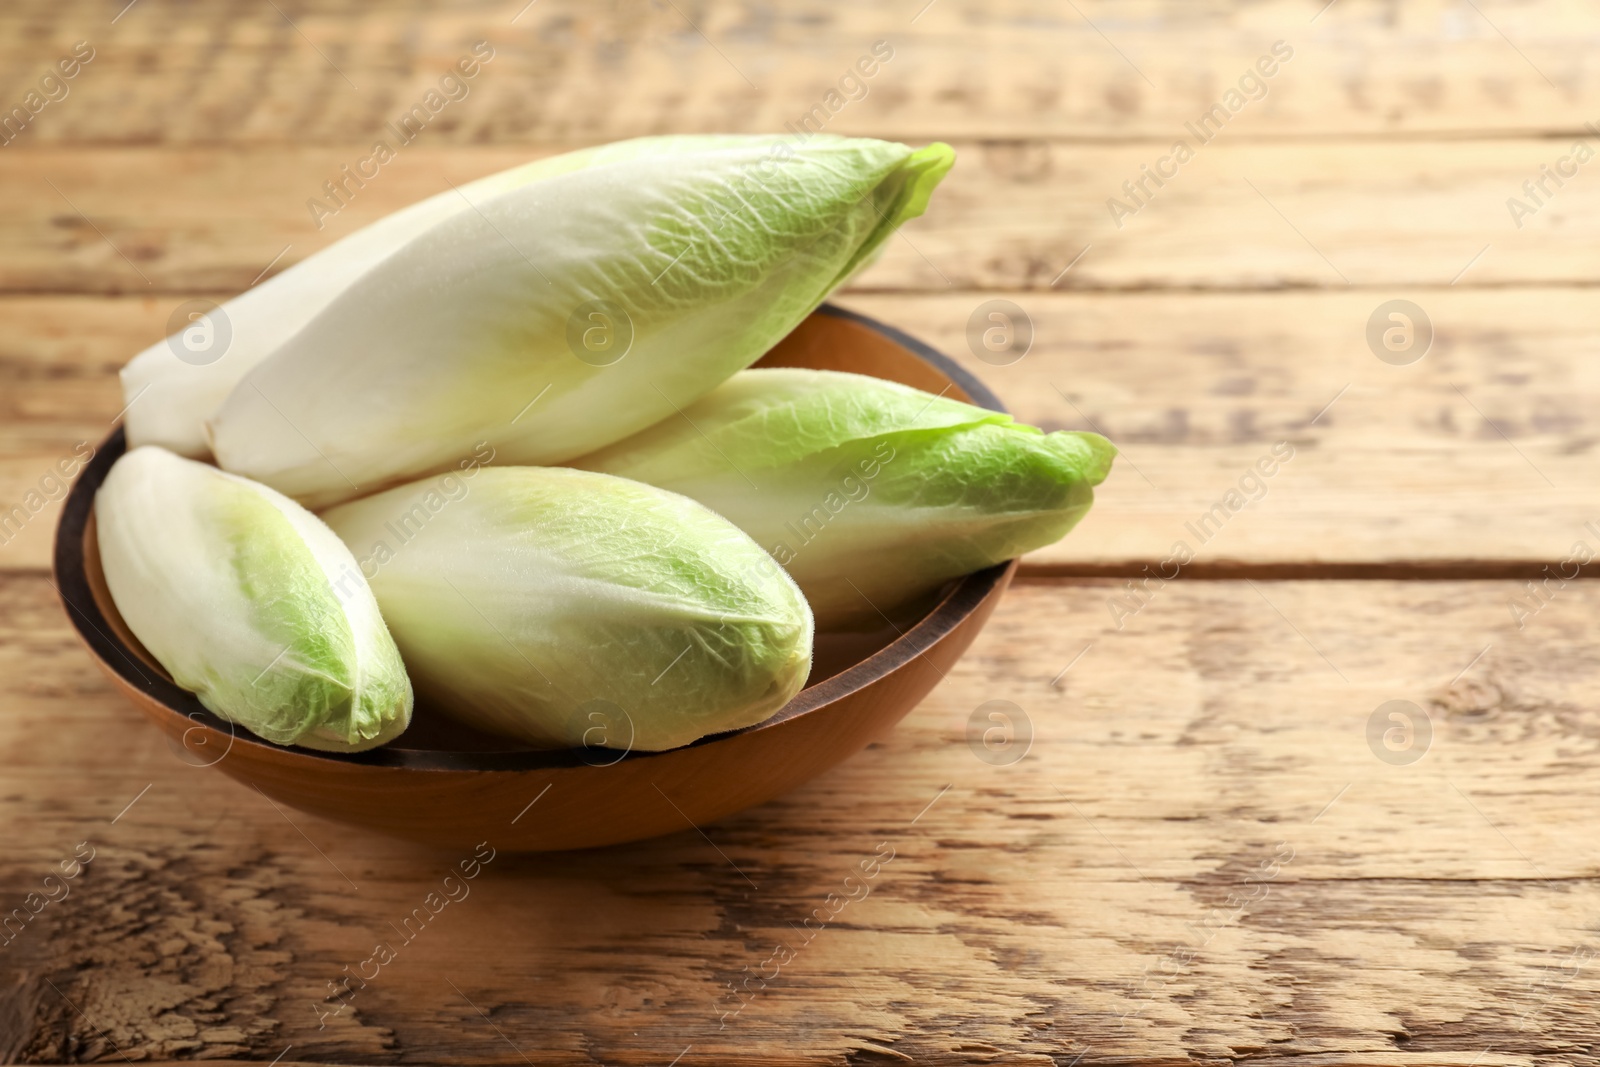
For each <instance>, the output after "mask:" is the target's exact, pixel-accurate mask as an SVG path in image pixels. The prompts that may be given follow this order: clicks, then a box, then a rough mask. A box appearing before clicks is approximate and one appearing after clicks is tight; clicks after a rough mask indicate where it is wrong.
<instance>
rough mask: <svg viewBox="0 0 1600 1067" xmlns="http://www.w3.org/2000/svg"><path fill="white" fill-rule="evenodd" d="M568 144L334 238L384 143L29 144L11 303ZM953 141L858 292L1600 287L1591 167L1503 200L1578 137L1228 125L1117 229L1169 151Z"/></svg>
mask: <svg viewBox="0 0 1600 1067" xmlns="http://www.w3.org/2000/svg"><path fill="white" fill-rule="evenodd" d="M1596 147H1597V148H1600V139H1596ZM556 148H557V146H539V147H537V148H532V149H527V148H514V147H506V146H498V145H497V146H495V147H492V148H483V147H462V148H449V147H439V146H423V145H421V144H420V143H419V144H418V146H416V147H414V148H410V149H407V150H406V151H405V152H404V154H402V155H401V156H399V157H398V158H397V159H395V160H394V161H393V162H392V163H391V164H389V165H388V166H387V167H385V168H383V169H381V170H380V171H379V172H378V177H377V178H375V179H373V180H372V181H370V182H368V183H366V185H365V186H364V187H363V188H361V189H358V190H355V191H354V195H353V196H352V197H350V198H349V200H348V203H347V206H346V207H345V208H344V209H343V210H341V211H340V212H339V214H337V215H335V216H333V217H332V218H326V217H325V218H324V219H323V222H324V226H323V228H322V229H321V230H319V229H318V228H317V226H316V224H315V222H314V218H313V215H312V212H311V211H310V210H309V209H308V208H307V202H308V201H309V200H310V199H312V198H314V197H319V196H324V193H323V189H322V187H323V183H324V182H326V181H328V180H330V178H332V177H337V176H338V174H339V167H340V166H341V165H342V164H348V163H351V162H352V161H354V160H359V159H360V158H362V156H363V155H365V154H366V153H367V151H368V149H367V146H366V145H364V144H351V145H347V146H344V147H326V148H272V149H267V148H252V149H247V150H241V149H238V148H234V147H219V148H184V149H152V148H33V149H30V150H27V151H22V152H18V153H17V154H16V155H15V156H11V157H7V165H6V166H4V167H3V168H0V291H12V292H17V291H24V292H63V291H65V292H84V291H89V292H107V293H151V292H161V293H166V292H177V291H183V292H190V291H196V290H201V291H209V292H229V293H231V292H237V291H239V290H241V289H243V288H245V287H246V286H248V285H250V284H251V283H252V282H254V281H255V280H256V279H258V278H259V277H261V276H262V274H263V272H264V271H267V270H268V269H269V267H270V269H273V270H277V269H281V268H282V267H284V266H287V265H288V264H290V263H293V262H296V261H298V260H299V259H301V258H303V257H305V256H306V255H309V254H310V253H311V252H313V251H315V250H316V249H318V248H320V247H323V246H325V245H327V244H329V243H331V242H332V241H333V240H335V239H336V238H338V237H340V236H343V235H345V234H347V233H351V232H353V231H354V230H355V229H357V228H359V227H360V226H362V225H365V224H366V223H368V222H371V221H372V220H374V219H377V218H379V217H381V216H382V215H385V214H387V213H389V212H390V211H393V210H395V209H397V208H400V207H403V206H405V205H406V204H409V203H412V202H414V201H416V200H419V199H422V198H424V197H427V196H431V195H433V194H434V193H437V192H440V191H443V190H446V189H447V188H448V185H447V183H448V182H454V183H457V184H459V183H461V182H464V181H467V180H470V179H471V178H475V177H480V176H482V175H485V174H490V173H493V172H495V171H498V170H502V169H504V168H506V167H509V166H512V165H514V164H516V163H518V162H521V161H523V160H526V159H528V158H531V157H535V156H541V155H545V154H548V153H550V152H553V151H555V150H556ZM956 149H957V152H958V156H959V159H958V162H957V165H956V167H955V169H954V170H953V171H952V172H951V175H950V177H949V178H948V179H946V181H945V182H944V184H943V185H942V186H941V188H940V190H939V192H938V193H937V194H936V196H935V199H934V203H933V206H932V207H931V209H930V211H929V213H928V214H927V215H926V216H924V217H923V218H921V219H918V220H916V221H914V222H912V223H911V224H910V225H908V226H907V227H905V228H904V230H903V231H902V232H903V234H904V236H903V237H901V238H900V239H897V240H894V241H891V242H890V243H889V244H888V245H887V246H886V248H885V251H884V255H883V257H882V259H881V260H880V261H879V262H878V263H877V264H876V265H875V266H873V267H872V268H871V269H870V270H869V271H867V272H866V273H865V274H864V275H863V276H862V277H861V278H860V279H858V281H857V283H856V284H857V286H858V287H860V288H865V289H871V290H885V289H887V290H899V289H918V290H938V291H950V290H967V289H994V288H1014V289H1015V288H1020V289H1036V290H1045V289H1050V288H1056V289H1144V288H1180V289H1260V288H1274V289H1275V288H1346V287H1377V288H1380V289H1390V288H1395V287H1408V286H1413V285H1448V284H1450V283H1451V282H1452V281H1454V280H1456V279H1458V278H1459V279H1460V281H1459V283H1458V284H1471V285H1479V286H1500V285H1511V284H1531V283H1541V284H1582V285H1587V284H1590V283H1591V282H1592V279H1593V276H1594V264H1595V258H1594V251H1593V247H1594V235H1593V233H1592V231H1591V229H1590V228H1589V227H1587V226H1585V225H1583V224H1581V223H1580V222H1579V221H1578V220H1582V219H1585V218H1590V217H1593V216H1594V215H1595V214H1597V213H1600V181H1596V182H1591V181H1585V180H1584V178H1583V175H1584V174H1585V173H1586V171H1579V172H1578V174H1579V177H1577V178H1575V179H1572V180H1570V181H1568V182H1567V183H1566V185H1565V187H1564V188H1561V189H1559V190H1558V189H1556V188H1555V187H1554V185H1553V184H1547V188H1548V189H1550V190H1551V191H1552V192H1554V193H1555V194H1556V195H1555V197H1554V198H1553V199H1548V200H1545V198H1543V197H1540V199H1541V200H1544V205H1543V206H1542V207H1540V208H1539V210H1538V211H1537V212H1536V213H1535V214H1533V215H1532V216H1529V217H1522V218H1520V219H1519V220H1513V218H1512V216H1511V212H1510V210H1509V209H1508V207H1507V201H1508V199H1509V198H1511V197H1514V196H1518V197H1523V198H1524V199H1526V194H1525V193H1524V192H1523V191H1522V186H1523V183H1524V182H1526V181H1528V180H1530V179H1533V178H1538V177H1539V175H1540V171H1539V168H1540V166H1541V164H1545V165H1551V164H1554V163H1556V162H1557V161H1558V160H1559V158H1560V157H1561V156H1562V155H1563V154H1564V153H1566V152H1568V151H1569V143H1568V142H1565V141H1545V140H1533V139H1524V140H1516V141H1504V142H1490V141H1452V142H1443V143H1440V142H1409V143H1403V144H1391V143H1384V142H1371V141H1332V142H1319V143H1315V144H1299V143H1296V144H1263V143H1255V142H1249V141H1244V140H1230V139H1228V135H1227V134H1226V133H1224V135H1223V136H1222V137H1221V138H1219V139H1217V140H1216V141H1214V142H1212V143H1211V144H1208V145H1202V146H1199V148H1198V151H1197V153H1196V155H1195V158H1194V159H1192V160H1191V161H1190V162H1188V163H1187V164H1186V165H1185V166H1184V167H1183V168H1181V169H1180V170H1178V172H1177V177H1175V178H1173V179H1172V180H1171V181H1169V182H1167V183H1166V185H1165V186H1164V187H1163V188H1160V189H1156V187H1155V186H1154V184H1153V183H1149V182H1147V184H1146V188H1147V189H1150V190H1154V194H1155V195H1154V198H1153V199H1150V200H1148V201H1146V202H1145V206H1143V207H1142V208H1140V209H1139V210H1138V211H1137V213H1136V214H1133V215H1131V216H1127V215H1122V214H1121V212H1120V211H1119V213H1118V218H1117V220H1115V221H1114V220H1113V217H1112V212H1111V210H1110V209H1109V208H1108V206H1107V205H1108V201H1110V200H1111V199H1112V198H1119V199H1120V202H1122V203H1124V204H1126V205H1129V206H1130V207H1132V206H1136V202H1135V201H1134V200H1133V199H1132V198H1130V197H1129V196H1128V194H1127V193H1125V192H1124V191H1123V189H1122V186H1123V183H1124V182H1126V181H1130V180H1132V179H1136V178H1139V177H1140V173H1141V172H1140V167H1141V166H1142V165H1151V166H1154V165H1157V164H1159V163H1160V161H1161V159H1162V158H1164V156H1165V154H1166V153H1167V151H1168V145H1166V144H1151V143H1138V144H1124V145H1072V144H1064V143H1060V142H1054V143H1029V144H1015V143H991V142H958V143H957V144H956ZM1168 169H1170V165H1168ZM352 188H353V187H352ZM1141 199H1143V198H1142V197H1141ZM1526 202H1527V203H1529V204H1530V205H1531V204H1532V201H1531V200H1527V201H1526ZM1516 221H1521V222H1522V226H1521V228H1520V229H1519V228H1518V226H1517V225H1516ZM1118 222H1120V223H1121V225H1120V226H1119V225H1118V224H1117V223H1118ZM1086 246H1088V247H1089V250H1088V252H1087V253H1086V254H1084V255H1083V257H1082V259H1081V260H1078V261H1077V262H1076V265H1074V266H1072V269H1071V270H1070V271H1066V268H1067V266H1068V265H1069V264H1072V263H1073V261H1074V260H1075V258H1076V257H1077V256H1078V255H1079V253H1080V252H1082V251H1083V250H1084V249H1085V247H1086ZM1064 272H1065V273H1064Z"/></svg>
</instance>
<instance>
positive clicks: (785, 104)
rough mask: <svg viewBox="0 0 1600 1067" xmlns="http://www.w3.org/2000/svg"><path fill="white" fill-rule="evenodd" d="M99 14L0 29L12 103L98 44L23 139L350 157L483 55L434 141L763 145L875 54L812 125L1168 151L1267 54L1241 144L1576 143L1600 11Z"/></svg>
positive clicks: (1425, 1)
mask: <svg viewBox="0 0 1600 1067" xmlns="http://www.w3.org/2000/svg"><path fill="white" fill-rule="evenodd" d="M1325 6H1327V7H1328V10H1325V11H1323V10H1322V9H1323V8H1324V7H1325ZM104 7H105V5H103V4H99V3H91V2H89V0H78V2H74V3H61V4H47V3H44V2H42V0H28V2H26V3H13V4H8V5H7V6H6V8H5V10H4V11H3V12H0V42H4V44H3V45H0V56H3V61H0V66H3V68H4V69H5V70H7V71H9V72H10V73H9V76H8V77H7V78H6V79H5V93H4V96H3V97H0V99H3V100H5V101H6V106H7V107H8V108H9V107H10V106H12V105H13V104H15V103H20V102H21V101H22V99H23V96H24V94H25V93H26V92H27V91H28V90H29V89H31V88H34V87H35V85H36V83H37V80H38V78H39V77H40V76H41V75H42V74H43V73H44V72H45V71H46V70H47V69H48V68H49V66H50V64H51V63H52V62H53V61H54V60H55V59H57V58H58V57H60V56H63V55H67V54H69V52H70V49H71V46H72V44H73V43H74V42H76V41H78V40H81V39H88V40H89V41H90V42H91V43H92V45H93V46H94V47H95V49H96V53H95V58H94V59H93V60H92V61H91V63H90V64H89V66H88V67H87V68H85V69H84V71H83V72H82V73H81V74H80V75H79V76H78V77H77V78H76V79H74V81H73V82H72V83H71V84H70V95H68V96H67V97H66V98H64V99H62V100H60V101H59V102H57V103H52V104H49V105H47V106H46V107H45V109H44V110H43V111H41V112H40V113H39V115H38V116H37V119H36V121H35V122H34V123H33V126H32V128H31V129H30V130H28V131H27V132H26V133H25V134H24V136H25V137H27V138H30V139H32V140H35V141H42V142H47V143H69V142H72V143H84V142H91V141H99V142H120V143H132V144H150V143H167V144H194V143H214V142H229V143H240V142H254V143H294V144H303V143H307V142H312V143H348V142H365V141H366V140H367V139H368V138H370V137H372V136H374V135H376V134H377V133H378V131H379V130H380V129H381V128H382V127H383V125H384V124H385V123H386V122H389V121H393V120H394V119H396V118H397V117H398V116H399V115H400V114H401V113H403V112H404V111H406V109H408V108H409V107H410V106H412V105H413V104H414V103H416V102H418V101H420V100H421V99H422V98H423V95H424V94H425V93H426V92H427V91H428V90H429V89H431V88H436V87H437V86H438V83H439V79H440V77H441V76H442V75H443V74H445V73H446V72H447V71H448V70H450V68H451V67H452V65H453V64H454V63H455V62H456V61H457V60H458V59H459V58H461V57H462V56H464V55H466V54H468V53H469V52H470V49H471V47H472V45H473V44H474V43H476V42H478V41H480V40H483V41H488V42H490V44H491V45H492V47H493V48H494V50H495V54H494V58H493V60H492V61H491V62H490V63H489V64H488V66H486V67H485V68H484V69H483V70H482V72H481V73H480V74H479V75H478V76H477V77H476V78H474V79H473V81H472V82H471V83H470V84H469V87H468V88H469V91H468V95H466V96H465V97H463V98H461V99H459V100H457V101H454V102H452V103H450V104H448V105H446V107H445V108H444V109H443V110H441V111H440V113H439V114H438V117H437V119H436V120H434V122H433V123H432V124H431V125H430V128H429V129H428V132H427V137H428V138H429V140H430V141H432V142H433V143H436V144H455V145H467V144H480V143H483V142H486V141H498V142H512V141H515V142H522V143H531V142H540V141H549V140H571V139H579V138H582V139H591V138H592V139H598V140H614V139H618V138H622V137H628V136H634V135H638V134H648V133H660V132H668V131H671V132H686V131H715V132H724V131H756V130H778V129H782V128H784V124H785V123H788V122H797V121H798V120H799V119H800V117H801V116H802V115H804V114H805V113H807V112H808V111H809V110H810V109H811V108H813V107H814V106H816V105H818V104H819V103H822V102H823V101H824V98H825V94H827V93H828V92H829V91H830V90H832V91H835V92H837V91H838V90H839V82H840V79H841V78H842V77H843V76H844V75H845V74H846V73H847V72H849V71H850V70H851V68H852V67H853V65H854V64H855V63H856V62H857V61H858V60H859V59H860V58H861V57H862V56H863V55H868V54H869V53H870V50H871V47H872V45H873V43H874V42H876V41H880V40H881V41H885V42H887V43H888V45H889V47H891V48H892V49H893V58H892V59H891V60H890V61H889V62H888V63H887V64H885V65H884V66H883V67H882V68H881V69H880V70H879V71H878V72H877V73H875V74H874V76H873V77H872V78H871V79H869V80H867V81H866V82H865V83H864V85H865V89H866V94H865V96H861V95H860V93H861V90H860V89H856V88H854V87H853V86H852V85H851V84H850V83H848V82H847V83H846V84H845V89H846V90H847V91H849V92H853V93H854V94H855V95H856V96H857V97H858V99H855V100H849V101H848V102H846V101H847V97H845V96H843V95H841V96H839V97H837V98H836V99H838V101H839V103H840V106H839V107H838V108H837V109H836V114H833V115H832V116H831V117H830V118H829V119H828V126H827V128H829V129H832V130H837V131H839V132H845V133H853V134H868V135H874V136H885V135H887V136H896V137H900V136H911V137H918V138H948V137H953V136H959V137H996V138H1035V137H1043V136H1049V137H1073V138H1110V139H1124V138H1128V137H1142V138H1156V139H1158V140H1165V139H1166V138H1168V137H1169V136H1170V135H1172V134H1173V133H1175V132H1177V131H1178V130H1179V129H1180V128H1181V126H1182V124H1183V123H1184V122H1185V121H1186V120H1192V119H1194V118H1196V117H1197V116H1198V115H1199V114H1200V113H1201V112H1203V111H1205V110H1206V109H1208V108H1210V107H1211V106H1212V105H1213V104H1215V103H1216V102H1217V101H1218V99H1219V98H1220V97H1221V95H1222V94H1223V93H1224V92H1225V91H1226V90H1227V89H1228V88H1230V87H1232V86H1234V85H1236V84H1237V82H1238V80H1239V79H1240V77H1241V75H1243V74H1244V73H1245V72H1246V71H1247V70H1249V69H1250V67H1251V65H1252V64H1253V63H1255V61H1256V60H1257V58H1258V57H1259V56H1260V55H1262V54H1265V53H1267V52H1268V50H1269V48H1270V46H1271V45H1272V44H1273V42H1275V41H1279V40H1282V41H1284V42H1285V43H1286V44H1287V45H1288V46H1289V47H1290V48H1292V49H1293V50H1294V57H1293V59H1292V60H1291V61H1290V62H1289V63H1288V64H1287V65H1286V66H1285V67H1283V69H1282V70H1281V71H1280V72H1279V73H1278V74H1276V75H1275V76H1274V78H1273V79H1272V80H1271V81H1270V82H1269V83H1268V90H1269V91H1268V93H1267V95H1266V97H1265V98H1264V99H1261V100H1260V101H1258V102H1255V103H1252V104H1251V105H1248V107H1247V109H1246V113H1247V117H1245V118H1243V119H1242V122H1244V123H1245V124H1246V125H1247V127H1248V129H1249V130H1250V132H1251V133H1252V134H1253V135H1257V136H1272V137H1293V138H1299V137H1304V136H1308V135H1309V136H1327V135H1330V134H1351V133H1355V134H1362V135H1373V134H1376V135H1388V134H1394V133H1405V134H1421V135H1435V134H1455V133H1459V132H1463V131H1472V132H1482V131H1515V132H1521V133H1527V132H1545V131H1550V130H1567V131H1573V132H1576V131H1578V130H1580V129H1581V128H1582V124H1583V122H1584V121H1586V120H1594V119H1596V118H1597V117H1600V116H1596V115H1595V114H1594V113H1592V111H1586V110H1585V106H1586V101H1592V100H1593V99H1594V96H1595V91H1596V87H1597V75H1600V70H1597V67H1596V63H1595V60H1594V58H1593V56H1594V48H1595V44H1596V42H1597V41H1600V15H1597V14H1596V13H1595V12H1594V11H1593V10H1589V9H1585V8H1583V7H1582V6H1581V5H1572V4H1565V3H1561V2H1559V0H1527V2H1522V3H1517V4H1507V3H1484V4H1481V5H1477V6H1476V7H1475V6H1474V5H1471V4H1462V3H1459V2H1456V0H1420V2H1415V3H1409V4H1406V5H1405V6H1404V8H1403V9H1397V8H1395V7H1394V6H1393V5H1391V4H1389V3H1385V2H1382V0H1343V2H1340V3H1337V4H1336V5H1327V4H1326V0H1265V2H1262V3H1254V4H1250V5H1248V6H1244V7H1241V6H1239V5H1236V4H1233V3H1227V2H1224V0H1202V2H1194V0H1131V2H1130V0H1081V2H1079V3H1077V4H1075V5H1072V6H1067V7H1063V6H1060V5H1054V4H1048V3H1040V2H1038V0H1006V2H1002V3H993V4H981V5H973V4H957V3H953V2H951V0H943V2H939V3H934V4H927V3H925V0H915V2H909V0H876V2H873V3H865V4H851V5H847V6H842V7H841V6H838V5H830V4H826V3H821V2H817V0H811V2H807V3H799V4H786V5H784V6H783V7H782V8H781V9H778V10H766V9H755V8H749V7H747V6H744V5H740V4H737V3H732V2H727V0H719V2H695V3H687V2H686V3H679V4H660V5H649V6H646V7H641V6H639V5H634V4H607V5H588V6H585V7H581V8H579V9H573V8H570V7H561V6H555V5H539V4H536V5H532V6H529V5H527V4H526V2H525V0H501V2H494V3H477V4H473V5H467V6H452V7H450V8H448V9H435V10H418V8H417V7H416V6H415V5H410V4H401V3H398V2H390V3H382V4H363V5H357V6H352V5H348V4H328V3H298V4H290V5H279V7H280V8H281V11H280V10H274V9H273V7H272V6H271V5H261V4H251V3H245V2H233V3H217V4H209V5H204V6H202V7H199V8H195V9H192V10H191V9H190V8H189V7H174V6H172V5H163V4H155V3H143V4H139V5H138V6H135V7H133V8H132V9H131V10H129V11H128V12H127V13H126V14H125V15H123V16H121V17H120V18H118V19H117V21H116V23H115V24H114V25H110V24H108V23H109V16H107V15H106V13H105V10H104ZM524 9H525V10H524Z"/></svg>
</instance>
